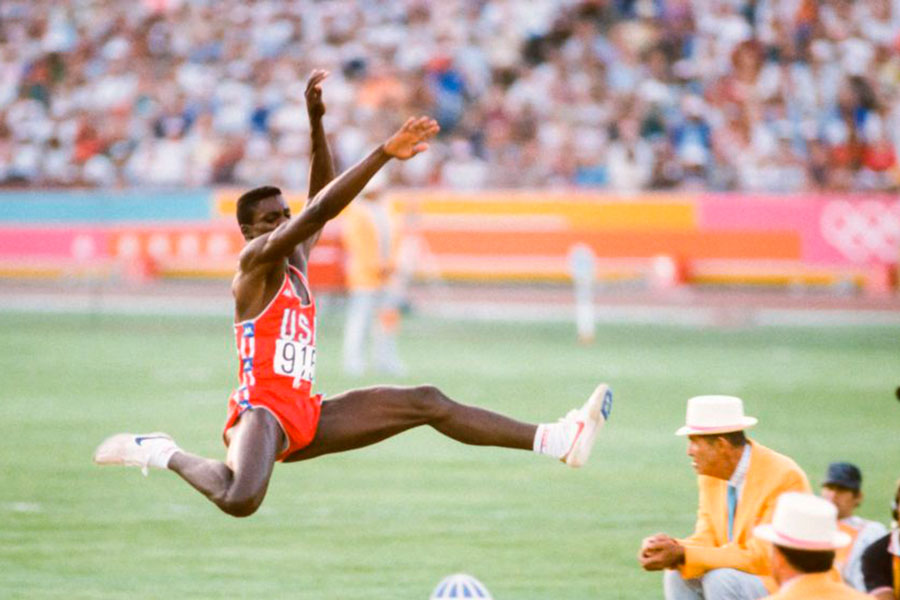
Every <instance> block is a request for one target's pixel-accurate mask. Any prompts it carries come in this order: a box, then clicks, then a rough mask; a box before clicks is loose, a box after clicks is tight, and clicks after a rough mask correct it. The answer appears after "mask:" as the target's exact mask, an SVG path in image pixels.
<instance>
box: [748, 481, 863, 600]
mask: <svg viewBox="0 0 900 600" xmlns="http://www.w3.org/2000/svg"><path fill="white" fill-rule="evenodd" d="M837 517H838V514H837V508H836V507H835V506H834V504H832V503H831V502H829V501H828V500H825V499H823V498H819V497H817V496H813V495H812V494H799V493H797V492H789V493H786V494H782V495H781V496H780V497H779V498H778V502H777V504H776V506H775V516H774V517H773V519H772V522H771V523H767V524H765V525H760V526H759V527H756V528H755V529H754V530H753V533H754V534H755V535H756V536H757V537H759V538H761V539H763V540H766V541H767V542H771V543H772V554H771V559H772V575H774V577H775V580H776V581H777V582H778V585H779V586H780V588H779V589H778V592H777V593H775V594H772V595H771V596H769V598H770V599H772V600H791V599H794V598H817V599H818V600H864V599H865V598H869V599H870V600H871V597H870V596H867V595H865V594H863V593H862V592H859V591H857V590H855V589H853V588H851V587H850V586H849V585H847V584H845V583H843V582H842V581H841V579H840V577H839V575H838V574H837V572H836V571H833V570H832V569H833V566H834V556H835V552H836V551H837V550H838V549H840V548H843V547H845V546H847V545H848V544H849V543H850V541H851V537H850V535H849V534H847V533H846V532H843V531H841V530H840V529H839V528H838V521H837Z"/></svg>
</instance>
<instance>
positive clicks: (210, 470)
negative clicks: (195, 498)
mask: <svg viewBox="0 0 900 600" xmlns="http://www.w3.org/2000/svg"><path fill="white" fill-rule="evenodd" d="M231 434H232V435H231V442H230V444H229V446H228V456H227V458H226V461H225V462H221V461H218V460H212V459H208V458H203V457H201V456H197V455H195V454H189V453H187V452H185V451H183V450H181V449H180V448H178V447H177V446H175V442H174V441H172V438H170V437H169V436H167V435H165V434H149V435H134V434H119V435H115V436H112V437H111V438H109V439H107V440H106V441H104V442H103V443H102V444H100V446H99V447H98V448H97V451H96V452H95V453H94V462H96V463H98V464H124V465H132V466H141V467H143V468H144V469H145V470H146V467H148V466H153V467H158V468H169V469H171V470H172V471H175V472H176V473H178V474H179V475H180V476H181V478H182V479H184V480H185V481H187V482H188V483H189V484H191V486H193V487H194V488H195V489H196V490H197V491H199V492H200V493H202V494H203V495H204V496H206V497H207V498H209V499H210V501H212V502H213V503H214V504H215V505H216V506H218V507H219V508H220V509H222V511H224V512H226V513H228V514H229V515H232V516H235V517H246V516H249V515H252V514H253V513H254V512H256V509H257V508H259V505H260V504H261V503H262V501H263V498H264V497H265V495H266V490H267V489H268V487H269V479H270V477H271V476H272V467H273V465H274V463H275V457H276V456H277V455H278V451H279V449H280V448H282V447H283V444H284V433H283V432H282V430H281V426H280V425H279V424H278V421H276V420H275V417H273V416H272V414H271V413H269V412H268V411H267V410H264V409H251V410H248V411H246V412H245V413H244V414H243V415H242V416H241V418H240V420H239V421H238V422H237V424H236V425H235V426H234V427H233V428H232V429H231Z"/></svg>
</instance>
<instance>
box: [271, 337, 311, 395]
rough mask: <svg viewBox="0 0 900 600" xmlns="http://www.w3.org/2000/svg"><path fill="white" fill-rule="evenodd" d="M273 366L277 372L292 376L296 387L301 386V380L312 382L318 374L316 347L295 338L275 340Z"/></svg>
mask: <svg viewBox="0 0 900 600" xmlns="http://www.w3.org/2000/svg"><path fill="white" fill-rule="evenodd" d="M272 367H273V369H274V371H275V372H276V373H277V374H279V375H284V376H286V377H292V378H293V379H294V387H300V382H301V381H309V382H310V383H312V382H313V381H314V379H315V376H316V349H315V347H314V346H307V345H306V344H302V343H300V342H296V341H293V340H275V360H274V363H273V365H272Z"/></svg>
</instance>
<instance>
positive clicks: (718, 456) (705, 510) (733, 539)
mask: <svg viewBox="0 0 900 600" xmlns="http://www.w3.org/2000/svg"><path fill="white" fill-rule="evenodd" d="M756 422H757V420H756V419H755V418H753V417H749V416H745V415H744V405H743V401H742V400H741V399H740V398H736V397H734V396H696V397H694V398H691V399H690V400H688V404H687V418H686V424H685V426H684V427H682V428H680V429H679V430H678V431H677V432H676V435H681V436H687V437H688V449H687V453H688V456H690V457H691V459H692V465H693V467H694V470H695V471H696V472H697V475H698V477H697V484H698V486H699V492H700V497H699V509H698V511H697V523H696V526H695V530H694V533H693V535H691V536H689V537H687V538H683V539H677V538H673V537H670V536H669V535H667V534H665V533H658V534H656V535H652V536H650V537H647V538H645V539H644V540H643V542H642V544H641V549H640V552H639V554H638V560H639V562H640V564H641V566H642V567H643V568H644V570H646V571H663V570H664V571H665V574H664V577H663V591H664V594H665V597H666V598H667V599H669V600H698V599H703V598H705V599H711V600H728V599H756V598H762V597H764V596H766V595H767V594H768V593H769V591H772V590H774V589H775V587H776V585H775V581H774V580H773V579H772V577H771V575H772V571H771V565H770V563H769V548H768V545H767V544H766V543H765V542H764V541H762V540H759V539H757V538H754V537H753V535H752V532H753V528H754V527H756V526H757V525H760V524H762V523H768V522H769V521H771V519H772V512H773V511H774V509H775V501H776V499H777V498H778V496H779V495H781V494H782V493H784V492H788V491H802V492H809V490H810V487H809V481H808V480H807V478H806V474H805V473H804V472H803V470H802V469H801V468H800V467H799V466H797V464H796V463H795V462H794V461H793V460H791V459H790V458H788V457H787V456H784V455H782V454H779V453H777V452H775V451H773V450H770V449H768V448H766V447H765V446H763V445H761V444H758V443H757V442H754V441H752V440H749V439H747V437H746V436H745V434H744V430H745V429H747V428H748V427H751V426H753V425H755V424H756Z"/></svg>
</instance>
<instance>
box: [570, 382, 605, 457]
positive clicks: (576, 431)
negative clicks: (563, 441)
mask: <svg viewBox="0 0 900 600" xmlns="http://www.w3.org/2000/svg"><path fill="white" fill-rule="evenodd" d="M611 411H612V390H610V389H609V386H608V385H606V384H605V383H601V384H600V385H598V386H597V389H595V390H594V393H593V394H591V397H590V398H588V400H587V402H585V403H584V406H582V407H581V408H578V409H575V410H572V411H569V414H567V415H566V416H565V417H564V418H563V419H562V421H563V427H565V430H566V432H567V433H569V434H570V435H571V436H572V442H571V444H570V445H569V450H568V452H566V453H565V454H564V455H563V457H562V458H561V459H560V460H561V461H562V462H564V463H566V464H567V465H569V466H570V467H580V466H582V465H584V464H585V463H586V462H587V460H588V458H589V457H590V456H591V449H592V448H593V447H594V440H595V438H596V437H597V432H599V431H600V430H601V429H602V428H603V426H604V425H606V421H607V420H608V419H609V413H610V412H611Z"/></svg>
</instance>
